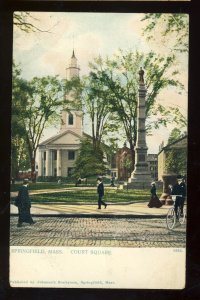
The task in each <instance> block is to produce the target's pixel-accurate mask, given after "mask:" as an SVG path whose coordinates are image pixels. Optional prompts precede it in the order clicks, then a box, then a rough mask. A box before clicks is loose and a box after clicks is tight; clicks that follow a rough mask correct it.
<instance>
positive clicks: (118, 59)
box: [90, 51, 183, 167]
mask: <svg viewBox="0 0 200 300" xmlns="http://www.w3.org/2000/svg"><path fill="white" fill-rule="evenodd" d="M174 62H175V56H167V57H163V56H159V55H157V54H155V53H154V52H150V53H148V54H147V55H144V54H143V53H139V52H138V51H136V52H132V51H129V52H126V53H123V52H122V51H119V54H118V55H115V56H114V58H112V59H109V58H107V59H106V60H103V59H102V58H101V57H99V58H97V59H96V60H95V61H94V62H93V63H91V64H90V67H91V69H92V74H93V77H94V78H95V81H96V82H100V83H101V86H102V87H103V90H104V92H105V93H106V94H107V95H108V97H107V101H108V103H109V105H108V108H109V110H110V111H111V113H112V116H114V117H115V123H117V124H121V125H122V126H123V129H124V132H125V136H126V138H127V140H128V142H129V145H130V149H131V152H132V167H133V165H134V146H135V145H136V138H137V134H136V133H137V102H138V84H139V76H138V71H139V69H140V66H141V65H143V66H144V69H145V84H146V87H147V96H146V115H147V118H149V117H151V116H152V115H153V114H157V113H158V110H157V109H158V108H159V110H162V112H164V111H165V109H166V108H165V107H164V106H161V105H160V106H156V100H157V96H158V94H159V93H160V92H161V91H162V90H163V89H165V88H168V87H170V86H171V87H176V88H177V87H178V88H182V87H183V86H182V85H181V83H180V82H179V81H178V79H177V75H178V71H177V70H176V69H175V67H174ZM158 123H159V124H158ZM160 124H162V125H166V124H165V119H162V118H161V119H160V120H159V122H158V120H157V119H156V120H155V121H154V122H151V123H149V124H147V127H148V130H150V129H152V128H153V127H155V126H159V125H160Z"/></svg>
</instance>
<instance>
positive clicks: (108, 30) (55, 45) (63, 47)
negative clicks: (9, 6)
mask: <svg viewBox="0 0 200 300" xmlns="http://www.w3.org/2000/svg"><path fill="white" fill-rule="evenodd" d="M143 16H144V15H143V14H141V13H140V14H138V13H137V14H134V13H59V12H56V13H55V12H32V13H31V17H32V18H31V19H30V21H31V23H32V24H34V25H35V26H36V27H38V28H39V29H40V30H42V31H43V32H41V31H37V32H30V33H25V32H23V31H21V30H19V28H17V27H14V36H13V58H14V60H15V63H17V64H20V66H21V69H22V74H21V75H22V77H23V78H25V79H27V80H30V79H31V78H33V77H34V76H37V77H42V76H47V75H50V76H54V75H59V76H60V78H65V77H66V70H65V69H66V67H67V65H68V63H69V59H70V58H71V55H72V51H73V48H74V51H75V55H76V57H77V59H78V64H79V66H80V69H81V71H80V76H82V75H85V74H87V73H88V70H89V69H88V63H89V62H90V61H92V60H93V59H94V58H95V57H97V56H99V55H101V56H102V57H106V56H109V57H110V56H112V55H113V54H114V53H116V52H117V51H118V50H119V49H122V50H124V51H127V50H133V51H134V50H136V49H137V50H140V51H143V52H144V53H145V52H146V53H147V52H149V51H151V50H154V51H155V52H156V53H158V54H161V55H167V53H168V52H169V51H170V41H169V43H168V45H167V46H166V45H163V44H162V43H161V42H160V40H157V41H156V42H154V43H152V42H151V43H150V42H147V40H146V39H145V37H144V36H143V35H142V29H143V27H144V25H145V23H144V22H141V19H142V17H143ZM158 36H159V35H158ZM179 62H180V64H179V68H180V69H181V75H180V77H179V80H180V81H181V82H182V83H183V84H184V86H185V89H186V92H183V93H182V94H178V93H177V91H176V90H174V89H168V90H164V91H163V92H161V93H160V95H159V99H158V100H159V101H160V102H161V103H162V104H164V105H166V106H168V105H170V106H175V105H177V106H178V107H179V109H180V111H181V112H182V113H183V114H184V115H185V116H187V105H188V100H187V85H188V65H187V64H188V57H187V55H184V54H183V55H181V56H180V57H179ZM84 124H85V127H84V131H85V132H87V133H90V128H89V125H88V122H87V121H86V122H85V123H84ZM172 129H173V127H172V125H171V124H169V126H168V128H161V129H159V130H155V131H153V132H152V135H151V136H147V146H148V153H158V149H159V145H160V144H161V142H162V141H164V143H165V144H166V142H167V139H168V136H169V133H170V132H171V130H172ZM57 132H58V129H56V128H50V129H48V130H45V133H44V136H43V138H42V140H44V139H47V138H49V137H50V136H52V135H54V134H56V133H57ZM124 140H125V138H124ZM123 142H124V141H123Z"/></svg>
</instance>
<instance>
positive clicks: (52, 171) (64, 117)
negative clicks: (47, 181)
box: [38, 50, 86, 177]
mask: <svg viewBox="0 0 200 300" xmlns="http://www.w3.org/2000/svg"><path fill="white" fill-rule="evenodd" d="M79 71H80V68H79V66H78V64H77V58H76V56H75V54H74V50H73V53H72V57H71V59H70V62H69V64H68V66H67V68H66V75H67V79H68V80H71V79H72V78H73V77H76V76H79ZM69 98H70V100H72V101H73V95H69ZM68 108H69V106H68ZM84 135H86V134H84V133H83V112H82V111H80V110H75V109H73V108H70V111H69V109H68V110H66V108H65V107H63V110H62V111H61V126H60V131H59V133H58V134H56V135H54V136H52V137H51V138H49V139H47V140H45V141H43V142H42V143H40V145H39V161H38V176H54V177H58V176H61V177H68V176H71V174H72V171H73V168H74V163H75V161H76V158H77V156H78V150H79V148H80V142H81V139H82V138H83V136H84Z"/></svg>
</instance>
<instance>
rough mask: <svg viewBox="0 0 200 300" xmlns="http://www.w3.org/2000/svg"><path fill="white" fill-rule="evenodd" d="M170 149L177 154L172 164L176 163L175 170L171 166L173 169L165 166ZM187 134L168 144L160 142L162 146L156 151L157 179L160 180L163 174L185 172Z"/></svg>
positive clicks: (184, 173) (183, 173)
mask: <svg viewBox="0 0 200 300" xmlns="http://www.w3.org/2000/svg"><path fill="white" fill-rule="evenodd" d="M172 151H173V152H174V153H175V154H176V155H177V160H176V161H175V162H174V165H177V167H176V170H175V168H173V170H172V169H171V170H169V169H168V168H167V159H168V158H169V155H170V153H172ZM186 152H187V135H185V136H183V137H181V138H180V139H178V140H176V141H174V142H173V143H171V144H168V145H166V146H164V145H163V144H162V147H161V148H160V151H159V153H158V180H162V179H163V178H162V176H163V175H167V174H171V175H177V174H182V175H186V174H187V155H186ZM180 159H182V160H183V161H182V164H181V166H180V167H179V165H178V162H179V160H180Z"/></svg>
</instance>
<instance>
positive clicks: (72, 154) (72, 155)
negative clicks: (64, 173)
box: [68, 150, 75, 160]
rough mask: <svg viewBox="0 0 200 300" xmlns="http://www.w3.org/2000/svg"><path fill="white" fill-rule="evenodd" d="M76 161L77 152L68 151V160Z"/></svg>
mask: <svg viewBox="0 0 200 300" xmlns="http://www.w3.org/2000/svg"><path fill="white" fill-rule="evenodd" d="M74 159H75V151H73V150H69V151H68V160H74Z"/></svg>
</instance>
